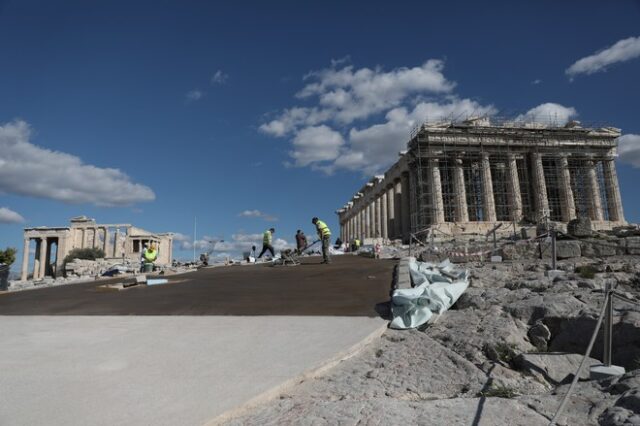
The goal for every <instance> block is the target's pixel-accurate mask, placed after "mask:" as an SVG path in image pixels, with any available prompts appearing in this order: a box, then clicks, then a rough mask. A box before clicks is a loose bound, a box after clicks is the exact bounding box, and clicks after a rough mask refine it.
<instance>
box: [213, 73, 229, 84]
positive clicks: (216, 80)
mask: <svg viewBox="0 0 640 426" xmlns="http://www.w3.org/2000/svg"><path fill="white" fill-rule="evenodd" d="M228 79H229V75H228V74H225V73H224V72H222V70H218V71H216V72H215V74H213V75H212V76H211V84H224V83H226V82H227V80H228Z"/></svg>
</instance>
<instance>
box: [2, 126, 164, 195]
mask: <svg viewBox="0 0 640 426" xmlns="http://www.w3.org/2000/svg"><path fill="white" fill-rule="evenodd" d="M30 137H31V129H30V128H29V125H28V124H27V123H26V122H24V121H20V120H18V121H14V122H11V123H7V124H5V125H4V126H0V193H11V194H17V195H25V196H30V197H38V198H49V199H53V200H57V201H62V202H65V203H91V204H95V205H97V206H123V205H129V204H133V203H137V202H143V201H153V200H154V199H155V194H154V193H153V191H152V190H151V188H149V187H147V186H144V185H141V184H137V183H133V182H131V179H130V178H129V176H127V175H126V174H125V173H123V172H121V171H120V170H118V169H112V168H100V167H96V166H93V165H90V164H83V162H82V160H81V159H80V158H78V157H76V156H74V155H70V154H65V153H62V152H56V151H51V150H48V149H46V148H41V147H39V146H37V145H34V144H32V143H31V142H30V141H29V139H30Z"/></svg>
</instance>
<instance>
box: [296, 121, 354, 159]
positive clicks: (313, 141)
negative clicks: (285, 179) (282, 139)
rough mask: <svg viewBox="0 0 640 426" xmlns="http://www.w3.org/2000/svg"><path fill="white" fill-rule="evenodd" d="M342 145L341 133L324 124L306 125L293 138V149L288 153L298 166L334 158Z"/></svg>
mask: <svg viewBox="0 0 640 426" xmlns="http://www.w3.org/2000/svg"><path fill="white" fill-rule="evenodd" d="M342 145H344V139H343V138H342V135H341V134H340V133H338V132H336V131H335V130H332V129H331V128H330V127H328V126H326V125H324V124H323V125H321V126H316V127H306V128H304V129H302V130H300V131H299V132H298V133H297V134H296V136H295V137H294V138H293V151H291V152H290V153H289V155H290V156H291V158H293V159H294V160H295V165H296V166H298V167H304V166H308V165H309V164H311V163H315V162H319V161H330V160H335V159H336V158H337V157H338V155H339V154H340V147H342Z"/></svg>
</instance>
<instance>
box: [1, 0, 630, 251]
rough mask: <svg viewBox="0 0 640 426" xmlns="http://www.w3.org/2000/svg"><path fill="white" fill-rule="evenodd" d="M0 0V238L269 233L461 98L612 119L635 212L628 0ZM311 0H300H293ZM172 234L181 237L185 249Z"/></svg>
mask: <svg viewBox="0 0 640 426" xmlns="http://www.w3.org/2000/svg"><path fill="white" fill-rule="evenodd" d="M186 3H187V2H177V1H175V2H172V1H148V2H144V1H127V2H124V1H122V2H120V1H110V2H101V3H100V4H98V3H97V2H84V1H60V2H46V1H2V0H0V247H4V246H15V247H18V248H20V249H21V246H22V243H21V241H22V228H23V227H25V226H41V225H44V226H55V225H57V226H61V225H66V224H67V223H68V219H69V218H70V217H72V216H77V215H81V214H84V215H87V216H90V217H93V218H95V219H96V220H98V221H99V222H102V223H116V222H117V223H133V224H135V225H138V226H141V227H144V228H146V229H149V230H152V231H156V232H163V231H171V232H177V233H180V234H183V236H184V240H185V241H184V244H182V245H183V247H184V248H185V249H186V250H176V252H175V253H174V254H175V255H176V257H179V258H190V256H191V251H190V250H189V247H190V243H191V241H190V240H188V238H190V235H191V234H192V233H193V221H194V217H197V218H198V235H199V237H201V236H202V235H207V236H223V237H224V239H225V241H227V244H226V245H222V246H220V252H221V253H222V252H225V253H231V252H234V251H237V250H240V249H242V248H244V247H246V246H248V245H250V241H252V240H255V234H259V233H261V232H262V231H264V229H266V228H268V227H271V226H274V227H275V228H276V237H279V238H281V239H283V240H284V241H280V242H279V244H281V245H284V243H285V242H289V243H291V242H293V235H294V234H295V231H296V229H298V228H302V229H304V230H305V231H307V232H308V233H312V231H313V227H312V225H311V224H310V220H311V217H313V216H319V217H320V218H322V219H323V220H326V221H327V223H328V224H329V225H330V227H332V228H333V229H334V230H335V233H336V234H337V228H338V227H337V221H336V216H335V214H334V211H335V210H336V209H337V208H339V207H340V206H342V205H343V204H344V203H345V202H346V201H348V200H349V198H350V197H351V196H352V195H353V193H354V192H355V191H356V190H357V189H358V188H360V187H361V186H362V183H363V182H364V180H365V179H366V178H367V177H369V176H370V175H371V174H373V173H375V172H378V171H383V170H384V169H385V167H386V166H387V165H388V164H389V163H391V162H393V160H394V153H395V152H397V151H398V150H399V149H401V148H402V146H403V144H404V143H405V142H406V140H407V139H408V137H407V135H408V132H409V128H410V127H411V126H412V125H414V124H417V123H418V122H419V121H421V120H424V119H427V118H439V117H447V116H458V115H463V114H471V113H476V114H477V113H485V114H489V115H492V114H497V115H508V116H512V117H517V116H522V117H524V118H536V119H541V120H548V119H552V120H554V121H558V122H562V121H563V120H567V119H578V120H581V121H583V123H587V124H588V123H596V124H598V125H604V124H606V125H611V126H615V127H620V128H622V130H623V134H625V135H626V136H624V138H625V139H623V145H624V149H622V150H621V153H622V155H621V158H620V161H619V163H618V166H619V168H618V174H619V177H620V181H621V187H622V197H623V202H624V207H625V215H626V217H627V219H628V220H630V221H634V222H637V221H639V220H640V210H639V209H640V201H638V199H637V198H638V197H637V190H636V189H635V187H634V183H635V181H636V180H637V179H638V177H640V172H639V170H638V169H637V168H635V167H634V164H635V166H640V136H638V135H640V121H639V120H638V111H639V110H640V79H639V78H638V76H640V26H639V25H638V22H640V2H638V1H617V2H604V1H599V2H588V1H586V2H580V5H579V7H578V6H577V5H576V3H574V2H551V1H531V2H517V3H514V2H511V3H505V2H500V3H497V2H496V3H494V4H492V3H490V2H481V4H480V3H479V2H457V1H451V2H443V4H440V5H435V6H434V5H427V4H426V3H427V2H376V1H367V2H331V1H325V2H316V3H314V4H303V2H294V1H290V2H244V1H235V2H226V3H222V2H221V3H222V4H213V3H210V4H204V2H190V4H186ZM305 3H306V2H305ZM180 245H181V244H177V246H180Z"/></svg>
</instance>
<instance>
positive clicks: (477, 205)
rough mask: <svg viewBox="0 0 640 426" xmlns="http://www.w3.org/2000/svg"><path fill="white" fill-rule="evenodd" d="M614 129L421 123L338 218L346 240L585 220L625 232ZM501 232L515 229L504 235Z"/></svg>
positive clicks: (577, 125) (406, 238)
mask: <svg viewBox="0 0 640 426" xmlns="http://www.w3.org/2000/svg"><path fill="white" fill-rule="evenodd" d="M619 136H620V130H619V129H616V128H612V127H605V128H597V129H595V128H583V127H581V126H580V123H579V122H576V121H572V122H569V123H568V124H567V125H565V126H563V127H556V126H545V125H542V124H539V123H526V124H525V123H509V122H505V123H502V124H501V125H494V124H492V123H491V122H490V121H489V119H487V118H482V119H471V120H465V121H463V122H461V123H444V124H442V123H440V124H424V125H422V126H420V127H419V128H417V129H416V130H415V131H414V132H413V134H412V135H411V139H410V141H409V143H408V145H407V148H408V150H407V151H403V152H401V153H400V159H399V160H398V161H397V162H396V163H395V164H394V165H393V166H391V168H390V169H389V170H387V172H386V173H385V174H384V175H380V176H375V177H374V178H372V179H371V180H370V181H369V182H367V183H366V184H365V185H364V186H363V187H362V188H361V189H360V190H359V191H358V192H357V193H356V194H355V195H354V196H353V198H352V199H351V200H350V201H349V202H348V203H347V204H345V205H344V206H343V207H342V208H341V209H339V210H338V211H337V212H336V213H337V214H338V216H339V220H340V227H341V238H342V239H343V240H352V239H354V238H360V239H364V238H385V239H401V240H403V241H404V242H408V241H409V238H410V234H411V233H416V232H420V231H423V230H427V229H431V230H433V231H434V232H435V233H436V234H438V233H440V234H441V235H449V236H456V235H463V234H482V233H485V232H487V230H489V229H491V228H492V227H494V226H495V225H497V224H498V223H501V222H502V223H505V224H509V225H512V226H513V227H515V226H517V225H523V224H540V223H554V224H555V225H556V226H557V227H559V228H563V227H566V224H567V222H569V221H570V220H572V219H575V218H577V217H588V218H590V219H591V221H592V224H593V227H594V228H595V229H598V230H606V229H611V228H613V227H614V226H618V225H624V224H625V223H626V222H625V219H624V214H623V210H622V200H621V198H620V188H619V186H618V177H617V175H616V166H615V162H614V159H615V157H616V155H617V154H616V147H617V138H618V137H619ZM503 228H504V229H507V228H511V227H503Z"/></svg>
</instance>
